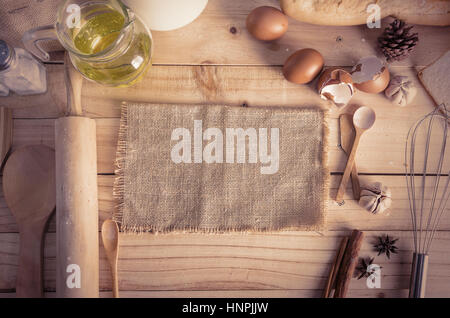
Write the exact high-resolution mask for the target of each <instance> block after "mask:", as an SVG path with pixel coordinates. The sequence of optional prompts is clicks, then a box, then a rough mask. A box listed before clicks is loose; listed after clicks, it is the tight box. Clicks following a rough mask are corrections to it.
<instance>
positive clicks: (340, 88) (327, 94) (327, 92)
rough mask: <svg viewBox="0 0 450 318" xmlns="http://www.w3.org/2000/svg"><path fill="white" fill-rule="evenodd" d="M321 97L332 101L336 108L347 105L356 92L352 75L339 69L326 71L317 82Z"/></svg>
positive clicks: (333, 68) (334, 68)
mask: <svg viewBox="0 0 450 318" xmlns="http://www.w3.org/2000/svg"><path fill="white" fill-rule="evenodd" d="M317 90H318V91H319V94H320V97H321V98H322V99H325V100H331V101H332V102H333V103H334V104H335V105H336V106H338V107H343V106H345V105H347V103H348V102H349V101H350V99H351V98H352V97H353V94H354V92H355V90H354V88H353V80H352V76H351V75H350V73H348V72H347V71H345V70H343V69H340V68H338V67H332V68H329V69H326V70H325V71H324V72H323V73H322V75H320V77H319V80H318V81H317Z"/></svg>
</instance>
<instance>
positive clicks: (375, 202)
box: [359, 182, 392, 214]
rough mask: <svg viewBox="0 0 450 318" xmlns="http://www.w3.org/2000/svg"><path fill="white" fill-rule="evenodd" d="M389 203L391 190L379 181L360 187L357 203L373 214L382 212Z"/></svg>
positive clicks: (390, 202)
mask: <svg viewBox="0 0 450 318" xmlns="http://www.w3.org/2000/svg"><path fill="white" fill-rule="evenodd" d="M391 204H392V199H391V190H390V189H389V188H388V187H387V186H385V185H383V184H381V183H380V182H375V183H373V184H372V185H369V186H366V187H365V188H362V189H361V196H360V199H359V205H360V206H362V207H363V208H364V209H366V210H367V211H369V212H371V213H373V214H378V213H383V212H385V211H386V210H387V209H388V208H389V207H390V206H391Z"/></svg>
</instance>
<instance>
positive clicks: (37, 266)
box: [3, 145, 56, 297]
mask: <svg viewBox="0 0 450 318" xmlns="http://www.w3.org/2000/svg"><path fill="white" fill-rule="evenodd" d="M3 192H4V196H5V201H6V203H7V205H8V206H9V208H10V210H11V212H12V214H13V215H14V217H15V218H16V221H17V224H18V226H19V232H20V251H19V269H18V273H17V284H16V295H17V297H42V296H43V280H42V263H43V249H42V246H43V244H42V242H43V237H44V230H45V227H46V225H47V221H48V218H49V217H50V215H51V214H52V212H53V211H54V210H55V202H56V186H55V151H54V150H53V149H51V148H49V147H47V146H43V145H35V146H28V147H23V148H20V149H18V150H16V151H15V152H13V153H12V155H11V156H10V158H9V159H8V161H7V162H6V165H5V169H4V171H3Z"/></svg>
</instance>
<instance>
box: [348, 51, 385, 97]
mask: <svg viewBox="0 0 450 318" xmlns="http://www.w3.org/2000/svg"><path fill="white" fill-rule="evenodd" d="M350 74H351V75H352V78H353V82H354V86H355V87H356V88H357V89H359V90H360V91H363V92H366V93H370V94H378V93H381V92H382V91H384V90H385V89H386V87H388V85H389V80H390V77H391V76H390V74H389V70H388V68H387V67H386V65H384V63H383V61H381V60H380V59H378V58H377V57H375V56H369V57H365V58H363V59H361V60H359V62H358V63H357V64H356V65H355V66H354V67H353V69H352V71H351V72H350Z"/></svg>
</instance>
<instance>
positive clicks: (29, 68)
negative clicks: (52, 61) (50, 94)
mask: <svg viewBox="0 0 450 318" xmlns="http://www.w3.org/2000/svg"><path fill="white" fill-rule="evenodd" d="M46 75H47V73H46V69H45V67H44V65H42V64H41V63H40V62H38V61H37V60H36V59H35V58H34V57H33V56H32V55H31V54H30V53H28V52H27V51H25V50H24V49H21V48H12V47H11V46H9V45H8V44H7V43H6V42H5V41H3V40H0V84H1V85H2V86H3V88H4V87H6V88H7V89H9V90H11V91H13V92H14V93H16V94H18V95H32V94H42V93H45V92H46V91H47V76H46ZM1 90H2V91H3V89H1Z"/></svg>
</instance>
